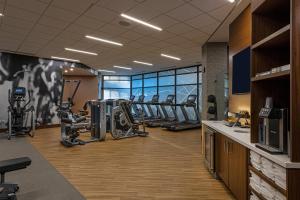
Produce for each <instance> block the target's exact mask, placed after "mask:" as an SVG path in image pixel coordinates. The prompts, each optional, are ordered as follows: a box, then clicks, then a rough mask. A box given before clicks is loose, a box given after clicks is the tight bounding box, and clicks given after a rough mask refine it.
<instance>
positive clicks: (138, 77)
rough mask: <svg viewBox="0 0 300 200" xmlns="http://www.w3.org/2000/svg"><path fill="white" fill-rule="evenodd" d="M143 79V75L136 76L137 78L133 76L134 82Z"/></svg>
mask: <svg viewBox="0 0 300 200" xmlns="http://www.w3.org/2000/svg"><path fill="white" fill-rule="evenodd" d="M142 78H143V76H142V75H135V76H132V80H136V79H142Z"/></svg>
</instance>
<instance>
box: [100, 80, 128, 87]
mask: <svg viewBox="0 0 300 200" xmlns="http://www.w3.org/2000/svg"><path fill="white" fill-rule="evenodd" d="M104 88H130V81H104Z"/></svg>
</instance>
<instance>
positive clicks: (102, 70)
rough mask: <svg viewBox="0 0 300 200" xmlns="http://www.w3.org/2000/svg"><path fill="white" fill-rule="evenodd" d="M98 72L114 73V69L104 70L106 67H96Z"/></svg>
mask: <svg viewBox="0 0 300 200" xmlns="http://www.w3.org/2000/svg"><path fill="white" fill-rule="evenodd" d="M98 72H108V73H116V72H115V71H111V70H106V69H98Z"/></svg>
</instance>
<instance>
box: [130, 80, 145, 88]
mask: <svg viewBox="0 0 300 200" xmlns="http://www.w3.org/2000/svg"><path fill="white" fill-rule="evenodd" d="M137 87H143V80H133V81H132V88H137Z"/></svg>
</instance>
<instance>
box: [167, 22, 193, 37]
mask: <svg viewBox="0 0 300 200" xmlns="http://www.w3.org/2000/svg"><path fill="white" fill-rule="evenodd" d="M193 30H195V29H194V28H192V27H191V26H188V25H186V24H184V23H178V24H175V25H173V26H171V27H169V28H168V29H167V31H170V32H172V33H175V34H183V33H187V32H191V31H193Z"/></svg>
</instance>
